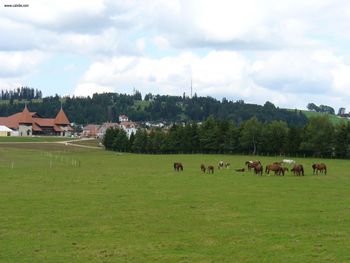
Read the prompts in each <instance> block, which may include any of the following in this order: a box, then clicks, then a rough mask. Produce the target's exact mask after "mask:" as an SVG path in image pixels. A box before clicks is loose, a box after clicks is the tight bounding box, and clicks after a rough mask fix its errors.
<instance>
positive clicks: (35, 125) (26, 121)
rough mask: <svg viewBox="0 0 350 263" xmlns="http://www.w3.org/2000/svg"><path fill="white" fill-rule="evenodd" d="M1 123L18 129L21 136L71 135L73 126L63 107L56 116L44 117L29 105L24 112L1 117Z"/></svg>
mask: <svg viewBox="0 0 350 263" xmlns="http://www.w3.org/2000/svg"><path fill="white" fill-rule="evenodd" d="M0 125H4V126H6V127H8V128H11V129H12V130H14V131H18V134H19V136H32V135H54V136H70V135H71V134H72V132H73V128H72V126H71V124H70V122H69V120H68V118H67V115H66V114H65V113H64V111H63V109H62V107H61V109H60V111H59V112H58V114H57V115H56V117H55V118H52V119H50V118H42V117H41V116H40V115H39V114H37V113H36V112H30V111H29V110H28V107H27V105H25V106H24V109H23V111H22V112H18V113H15V114H13V115H11V116H8V117H0Z"/></svg>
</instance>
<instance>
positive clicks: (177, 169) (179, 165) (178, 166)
mask: <svg viewBox="0 0 350 263" xmlns="http://www.w3.org/2000/svg"><path fill="white" fill-rule="evenodd" d="M174 170H175V171H177V172H179V171H180V170H181V171H183V170H184V167H183V165H182V163H174Z"/></svg>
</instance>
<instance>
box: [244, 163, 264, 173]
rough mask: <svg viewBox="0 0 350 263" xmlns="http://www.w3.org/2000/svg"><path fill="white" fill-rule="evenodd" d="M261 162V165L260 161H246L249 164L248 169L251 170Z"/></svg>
mask: <svg viewBox="0 0 350 263" xmlns="http://www.w3.org/2000/svg"><path fill="white" fill-rule="evenodd" d="M259 164H260V165H261V162H260V161H246V162H245V165H246V166H247V168H248V171H250V170H251V169H254V168H255V166H257V165H259Z"/></svg>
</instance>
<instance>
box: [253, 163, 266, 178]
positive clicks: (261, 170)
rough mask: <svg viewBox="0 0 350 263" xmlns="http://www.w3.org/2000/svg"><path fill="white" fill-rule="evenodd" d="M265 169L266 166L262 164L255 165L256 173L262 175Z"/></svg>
mask: <svg viewBox="0 0 350 263" xmlns="http://www.w3.org/2000/svg"><path fill="white" fill-rule="evenodd" d="M263 170H264V168H263V166H262V165H261V164H258V165H257V166H255V167H254V172H255V174H260V175H261V176H262V174H263Z"/></svg>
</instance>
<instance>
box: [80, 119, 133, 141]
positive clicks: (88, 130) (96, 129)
mask: <svg viewBox="0 0 350 263" xmlns="http://www.w3.org/2000/svg"><path fill="white" fill-rule="evenodd" d="M109 128H117V129H122V130H124V131H125V132H126V135H127V136H128V138H130V136H131V134H132V133H134V134H136V131H137V128H136V123H134V122H132V121H124V122H121V123H115V122H105V123H103V124H102V125H99V124H88V125H86V126H85V127H84V128H83V132H82V134H81V135H82V136H83V137H90V138H103V137H104V136H105V134H106V131H107V129H109Z"/></svg>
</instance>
